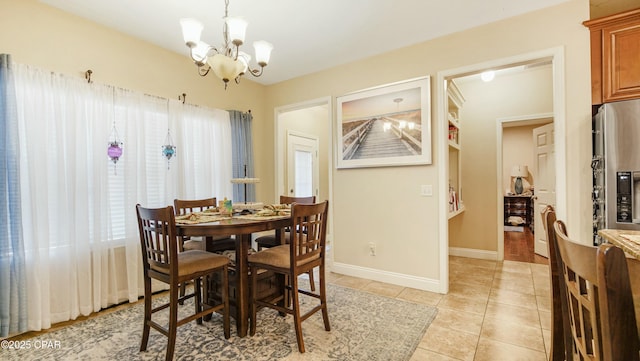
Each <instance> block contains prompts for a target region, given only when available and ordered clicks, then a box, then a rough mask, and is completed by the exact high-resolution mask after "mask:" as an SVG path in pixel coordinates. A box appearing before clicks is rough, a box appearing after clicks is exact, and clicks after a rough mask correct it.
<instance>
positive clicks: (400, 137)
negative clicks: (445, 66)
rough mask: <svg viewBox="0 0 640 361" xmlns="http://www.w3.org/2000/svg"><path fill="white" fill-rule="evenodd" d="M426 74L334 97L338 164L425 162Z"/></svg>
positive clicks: (427, 121) (427, 161)
mask: <svg viewBox="0 0 640 361" xmlns="http://www.w3.org/2000/svg"><path fill="white" fill-rule="evenodd" d="M429 88H430V85H429V77H422V78H418V79H412V80H407V81H403V82H398V83H393V84H387V85H383V86H379V87H375V88H371V89H365V90H361V91H358V92H354V93H351V94H347V95H344V96H341V97H338V98H337V102H336V103H337V123H338V124H337V127H336V129H337V132H336V133H337V137H338V139H337V142H336V143H337V145H338V152H337V153H338V156H337V158H338V161H337V167H338V168H358V167H385V166H401V165H413V164H430V163H431V120H430V119H431V118H430V114H431V109H430V96H429Z"/></svg>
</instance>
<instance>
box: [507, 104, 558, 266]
mask: <svg viewBox="0 0 640 361" xmlns="http://www.w3.org/2000/svg"><path fill="white" fill-rule="evenodd" d="M553 114H554V113H541V114H531V115H523V116H515V117H505V118H498V119H496V142H497V144H496V147H497V149H496V166H497V167H496V168H497V169H496V171H497V172H496V177H497V178H498V187H497V193H496V195H497V198H498V225H497V226H498V255H497V257H498V259H497V260H498V261H503V260H504V189H505V184H504V182H503V181H502V175H503V174H502V170H503V169H502V168H503V162H502V155H503V153H504V149H503V144H502V143H503V140H502V137H503V129H504V127H505V125H507V124H509V125H510V126H520V125H533V124H542V122H543V121H544V120H545V119H550V118H553ZM513 123H518V124H517V125H514V124H513ZM553 124H554V127H555V119H554V120H553ZM557 183H558V177H557V176H556V187H557ZM556 193H557V192H556ZM536 211H537V210H536V209H534V212H536ZM534 216H535V215H532V217H534ZM534 219H535V218H534ZM536 230H538V231H539V229H538V227H536Z"/></svg>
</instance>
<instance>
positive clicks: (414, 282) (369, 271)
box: [331, 263, 441, 292]
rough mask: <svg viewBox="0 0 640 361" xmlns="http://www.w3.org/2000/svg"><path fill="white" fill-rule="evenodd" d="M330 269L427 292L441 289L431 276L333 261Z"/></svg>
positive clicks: (437, 281)
mask: <svg viewBox="0 0 640 361" xmlns="http://www.w3.org/2000/svg"><path fill="white" fill-rule="evenodd" d="M331 269H332V271H333V272H335V273H339V274H343V275H347V276H351V277H359V278H364V279H368V280H373V281H378V282H384V283H389V284H394V285H399V286H403V287H410V288H415V289H419V290H424V291H429V292H440V289H441V285H440V284H439V280H437V279H432V278H425V277H416V276H411V275H406V274H402V273H396V272H389V271H381V270H379V269H374V268H367V267H360V266H354V265H351V264H346V263H333V264H332V267H331Z"/></svg>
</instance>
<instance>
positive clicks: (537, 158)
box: [533, 123, 556, 257]
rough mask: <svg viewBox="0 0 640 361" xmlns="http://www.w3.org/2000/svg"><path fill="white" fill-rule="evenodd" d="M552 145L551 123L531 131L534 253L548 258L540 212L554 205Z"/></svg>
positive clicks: (554, 177)
mask: <svg viewBox="0 0 640 361" xmlns="http://www.w3.org/2000/svg"><path fill="white" fill-rule="evenodd" d="M554 147H555V145H554V143H553V123H550V124H547V125H543V126H541V127H538V128H535V129H533V154H534V161H533V163H534V164H533V172H534V173H533V177H534V180H535V183H534V185H535V188H534V189H535V197H533V216H534V225H535V233H534V240H535V242H534V251H535V253H536V254H539V255H541V256H544V257H549V252H548V248H547V233H546V232H545V231H544V229H543V227H542V214H541V212H542V210H543V209H544V208H545V207H546V206H547V205H552V206H554V207H555V205H556V181H555V180H556V172H555V150H554Z"/></svg>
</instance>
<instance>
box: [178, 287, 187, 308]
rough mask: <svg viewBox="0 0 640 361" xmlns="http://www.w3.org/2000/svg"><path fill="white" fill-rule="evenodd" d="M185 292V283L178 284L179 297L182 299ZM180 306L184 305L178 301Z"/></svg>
mask: <svg viewBox="0 0 640 361" xmlns="http://www.w3.org/2000/svg"><path fill="white" fill-rule="evenodd" d="M186 291H187V285H186V282H182V283H181V284H180V297H184V294H185V292H186ZM179 303H180V304H181V305H183V304H184V301H180V302H179Z"/></svg>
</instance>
